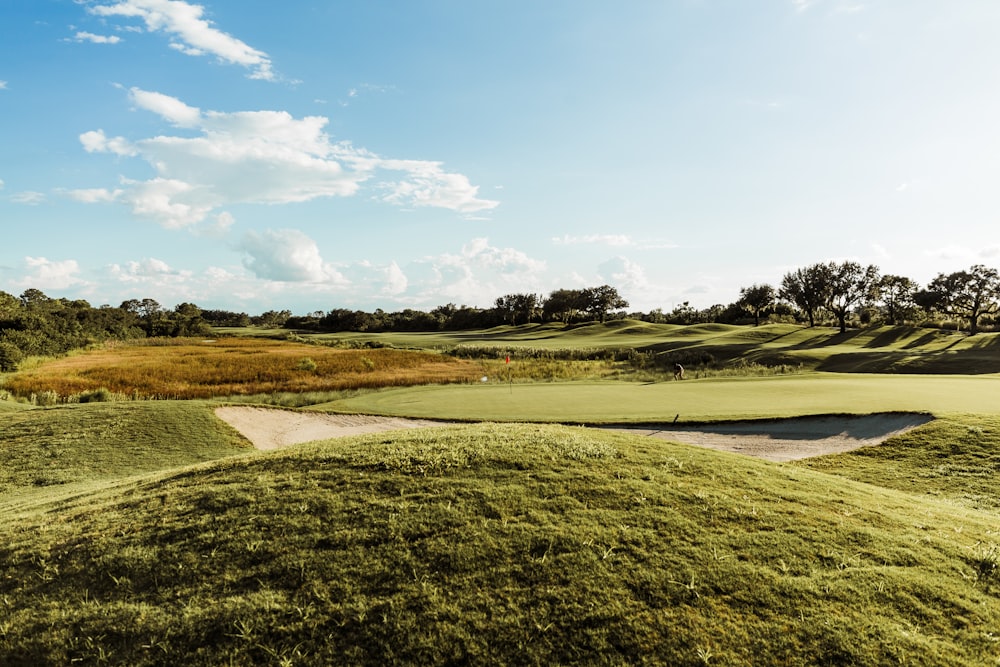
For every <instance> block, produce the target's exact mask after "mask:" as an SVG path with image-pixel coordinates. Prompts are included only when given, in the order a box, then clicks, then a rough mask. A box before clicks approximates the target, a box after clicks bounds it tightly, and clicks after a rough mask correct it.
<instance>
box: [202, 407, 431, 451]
mask: <svg viewBox="0 0 1000 667" xmlns="http://www.w3.org/2000/svg"><path fill="white" fill-rule="evenodd" d="M215 414H216V416H218V417H219V418H220V419H222V420H223V421H225V422H226V423H228V424H229V425H230V426H232V427H233V428H235V429H236V430H237V431H239V432H240V433H242V434H243V437H245V438H246V439H247V440H249V441H250V442H252V443H253V446H254V447H256V448H257V449H281V448H282V447H287V446H289V445H297V444H299V443H302V442H311V441H313V440H327V439H329V438H340V437H343V436H347V435H361V434H364V433H380V432H382V431H393V430H396V429H404V428H426V427H428V426H441V425H442V424H443V423H444V422H438V421H431V420H428V419H407V418H403V417H374V416H371V415H331V414H325V413H319V412H293V411H291V410H278V409H272V408H250V407H241V406H233V407H225V408H218V409H216V411H215Z"/></svg>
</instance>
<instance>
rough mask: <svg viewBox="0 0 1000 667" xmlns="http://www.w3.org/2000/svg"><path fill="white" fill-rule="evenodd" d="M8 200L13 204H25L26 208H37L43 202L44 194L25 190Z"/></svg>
mask: <svg viewBox="0 0 1000 667" xmlns="http://www.w3.org/2000/svg"><path fill="white" fill-rule="evenodd" d="M10 200H11V201H12V202H14V203H15V204H26V205H28V206H37V205H38V204H41V203H42V202H43V201H45V193H43V192H35V191H33V190H25V191H24V192H18V193H16V194H12V195H11V196H10Z"/></svg>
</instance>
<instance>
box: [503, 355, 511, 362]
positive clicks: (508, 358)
mask: <svg viewBox="0 0 1000 667" xmlns="http://www.w3.org/2000/svg"><path fill="white" fill-rule="evenodd" d="M504 363H508V364H509V363H510V355H509V354H508V355H507V361H506V362H504Z"/></svg>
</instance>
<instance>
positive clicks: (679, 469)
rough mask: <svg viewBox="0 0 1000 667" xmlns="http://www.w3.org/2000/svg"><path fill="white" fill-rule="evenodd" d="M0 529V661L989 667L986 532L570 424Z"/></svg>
mask: <svg viewBox="0 0 1000 667" xmlns="http://www.w3.org/2000/svg"><path fill="white" fill-rule="evenodd" d="M0 526H2V528H0V536H2V538H3V539H2V540H0V545H2V546H0V605H2V606H3V607H4V614H3V616H2V617H0V618H3V621H2V625H0V656H2V657H3V658H4V659H5V660H4V664H6V665H35V664H70V663H73V664H85V665H86V664H95V665H96V664H129V665H166V664H185V665H218V664H242V665H250V664H255V665H266V664H274V665H282V664H346V663H350V664H371V665H384V664H449V663H450V664H523V665H542V664H545V665H549V664H568V663H584V664H664V665H697V664H717V665H740V664H750V663H752V664H803V665H805V664H809V665H821V664H829V665H839V664H890V663H891V664H896V663H899V662H906V663H907V664H915V665H941V664H950V665H981V664H985V663H990V662H994V661H996V660H997V659H998V658H1000V646H998V643H997V642H996V640H995V638H994V636H993V635H991V634H990V633H991V632H992V630H991V629H992V628H996V627H997V625H998V623H1000V598H998V596H997V587H996V583H997V582H996V581H995V576H996V575H995V574H994V571H993V570H992V569H991V563H993V562H994V560H995V559H994V555H993V554H995V551H991V550H995V545H996V541H997V535H996V532H995V530H996V528H995V526H996V522H995V515H994V514H992V513H987V512H979V511H976V510H973V509H969V508H967V507H964V506H961V505H959V504H947V503H942V502H940V500H938V499H935V498H931V497H928V496H926V495H921V494H911V493H908V492H905V491H901V490H892V489H886V488H880V487H878V486H874V485H871V484H865V483H862V482H857V481H851V480H845V479H843V478H841V477H838V476H834V475H831V474H828V473H823V472H819V471H815V470H809V469H806V468H801V467H795V466H783V465H776V464H769V463H765V462H761V461H756V460H752V459H749V458H743V457H739V456H735V455H727V454H723V453H719V452H713V451H710V450H701V449H697V448H693V447H687V446H683V445H674V444H670V443H663V442H660V441H652V440H648V439H641V438H633V437H628V436H624V435H619V434H612V433H605V432H600V431H595V430H589V429H576V428H570V427H561V426H531V425H491V424H484V425H473V426H464V427H450V428H441V429H434V430H430V431H410V432H399V433H392V434H381V435H379V436H367V437H358V438H351V439H346V440H343V441H337V442H329V443H319V444H315V445H309V446H303V447H299V448H294V449H291V450H286V451H283V452H279V453H272V454H257V455H250V456H241V457H235V458H231V459H226V460H223V461H218V462H215V463H207V464H203V465H200V466H197V467H194V468H187V469H184V470H180V471H178V472H177V473H175V474H163V475H161V476H160V477H159V478H156V479H149V480H146V481H143V482H140V483H136V484H134V485H132V486H130V487H128V488H127V489H123V490H119V491H117V492H116V493H114V494H110V495H108V494H105V495H104V496H102V497H101V499H100V501H99V503H97V502H95V501H93V500H91V499H88V498H87V497H81V498H77V499H75V500H73V501H72V502H67V503H65V504H63V505H61V506H60V507H58V509H56V510H53V511H51V512H49V513H48V514H46V515H44V516H31V517H22V518H19V519H13V520H7V521H3V522H2V523H0Z"/></svg>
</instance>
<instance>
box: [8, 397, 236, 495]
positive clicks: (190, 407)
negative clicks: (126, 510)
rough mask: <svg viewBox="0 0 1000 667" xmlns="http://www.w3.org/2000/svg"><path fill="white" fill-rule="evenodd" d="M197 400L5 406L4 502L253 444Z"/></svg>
mask: <svg viewBox="0 0 1000 667" xmlns="http://www.w3.org/2000/svg"><path fill="white" fill-rule="evenodd" d="M248 450H249V444H248V443H247V442H246V441H245V440H244V439H243V438H242V436H240V435H239V434H238V433H236V432H235V431H234V430H232V429H231V428H229V427H228V426H227V425H226V424H224V423H222V422H220V421H219V420H218V419H216V418H215V417H214V416H213V415H212V412H211V409H210V408H209V407H208V406H207V405H206V404H204V403H198V402H177V401H158V402H148V401H143V402H128V403H85V404H79V405H67V406H62V407H57V408H45V409H41V408H35V409H31V410H19V411H16V412H0V457H2V460H3V465H2V466H0V508H2V507H3V505H4V503H8V502H14V501H20V500H23V497H24V495H25V494H26V493H27V492H29V491H33V492H35V495H36V496H42V495H45V494H50V495H54V496H55V495H61V494H65V493H67V492H71V491H73V490H76V489H78V488H81V487H83V488H89V487H93V486H95V485H96V486H100V485H103V484H105V483H107V482H110V481H114V480H117V479H121V478H123V477H128V476H131V475H139V474H144V473H150V472H155V471H162V470H171V469H174V468H177V467H179V466H186V465H190V464H193V463H198V462H201V461H210V460H213V459H218V458H221V457H226V456H232V455H233V454H235V453H239V452H240V451H248Z"/></svg>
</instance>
